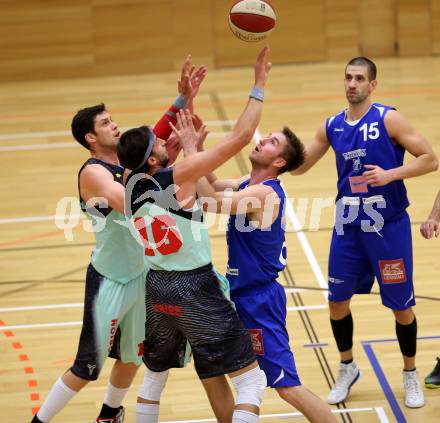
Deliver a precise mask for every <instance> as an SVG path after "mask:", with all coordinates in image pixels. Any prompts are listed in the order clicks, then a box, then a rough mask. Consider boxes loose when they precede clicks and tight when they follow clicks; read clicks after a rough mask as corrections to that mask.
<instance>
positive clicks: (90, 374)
mask: <svg viewBox="0 0 440 423" xmlns="http://www.w3.org/2000/svg"><path fill="white" fill-rule="evenodd" d="M87 368H88V369H89V376H92V374H93V370H95V369H96V364H87Z"/></svg>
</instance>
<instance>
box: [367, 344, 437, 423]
mask: <svg viewBox="0 0 440 423" xmlns="http://www.w3.org/2000/svg"><path fill="white" fill-rule="evenodd" d="M431 339H440V336H418V337H417V341H421V340H431ZM397 341H398V340H397V338H395V339H369V340H366V341H361V345H362V347H363V348H364V351H365V354H366V355H367V358H368V360H369V361H370V364H371V367H372V368H373V371H374V374H375V375H376V378H377V380H378V382H379V384H380V386H381V388H382V391H383V393H384V395H385V398H386V399H387V401H388V403H389V405H390V407H391V410H392V412H393V414H394V417H395V418H396V421H397V423H407V420H406V417H405V416H404V414H403V412H402V409H401V408H400V406H399V403H398V402H397V399H396V397H395V395H394V392H393V390H392V388H391V386H390V384H389V383H388V380H387V378H386V376H385V373H384V371H383V370H382V367H381V365H380V363H379V360H378V358H377V356H376V354H375V353H374V350H373V346H372V344H375V343H380V342H397Z"/></svg>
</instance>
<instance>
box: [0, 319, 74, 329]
mask: <svg viewBox="0 0 440 423" xmlns="http://www.w3.org/2000/svg"><path fill="white" fill-rule="evenodd" d="M82 324H83V322H82V321H81V322H57V323H34V324H29V325H13V326H2V327H1V330H2V331H3V330H17V329H43V328H55V327H64V326H80V325H82Z"/></svg>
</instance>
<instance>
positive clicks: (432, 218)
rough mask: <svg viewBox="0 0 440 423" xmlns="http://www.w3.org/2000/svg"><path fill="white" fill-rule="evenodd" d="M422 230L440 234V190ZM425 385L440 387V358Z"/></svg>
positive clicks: (431, 235) (426, 233) (427, 234)
mask: <svg viewBox="0 0 440 423" xmlns="http://www.w3.org/2000/svg"><path fill="white" fill-rule="evenodd" d="M420 232H421V234H422V235H423V237H424V238H426V239H431V238H432V237H433V236H435V237H438V236H439V235H440V191H439V192H438V193H437V197H436V198H435V201H434V205H433V206H432V210H431V213H430V215H429V217H428V219H426V221H425V222H423V223H422V225H421V226H420ZM425 386H426V387H427V388H431V389H438V388H440V358H439V357H437V363H436V365H435V367H434V369H432V372H431V373H429V375H428V376H426V377H425Z"/></svg>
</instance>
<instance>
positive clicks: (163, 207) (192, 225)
mask: <svg viewBox="0 0 440 423" xmlns="http://www.w3.org/2000/svg"><path fill="white" fill-rule="evenodd" d="M172 173H173V172H172V169H162V170H160V171H159V172H157V173H156V174H154V176H153V177H150V178H148V179H142V178H141V177H140V175H139V174H133V175H131V181H132V183H130V179H129V182H128V183H127V191H128V192H129V193H130V194H131V207H132V213H133V223H134V225H135V226H136V228H137V232H138V240H139V243H142V244H143V246H144V250H145V256H146V257H147V260H148V264H149V267H150V268H151V269H155V270H167V271H171V270H174V271H186V270H192V269H196V268H198V267H202V266H205V265H206V264H209V263H211V246H210V242H209V236H208V229H207V227H206V225H205V223H204V222H203V210H202V209H201V208H200V207H199V205H198V203H196V204H195V206H194V207H193V208H192V209H191V210H186V209H182V208H180V207H179V206H178V204H177V201H176V200H175V197H174V187H173V179H172V178H173V176H172ZM133 177H134V178H135V179H136V180H135V181H133Z"/></svg>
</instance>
